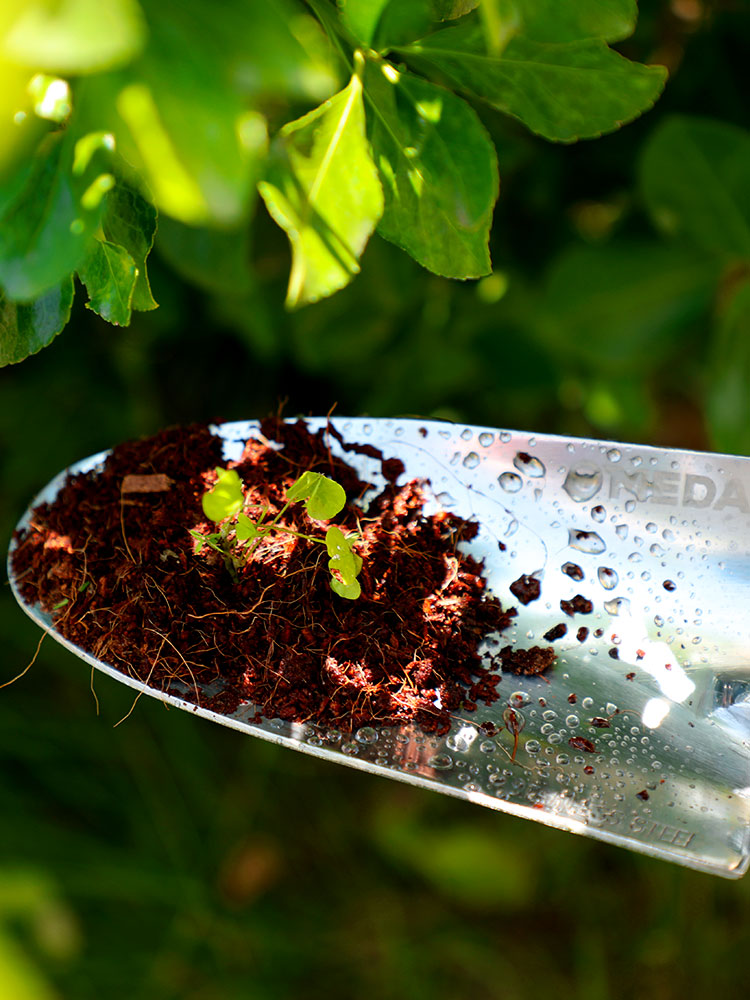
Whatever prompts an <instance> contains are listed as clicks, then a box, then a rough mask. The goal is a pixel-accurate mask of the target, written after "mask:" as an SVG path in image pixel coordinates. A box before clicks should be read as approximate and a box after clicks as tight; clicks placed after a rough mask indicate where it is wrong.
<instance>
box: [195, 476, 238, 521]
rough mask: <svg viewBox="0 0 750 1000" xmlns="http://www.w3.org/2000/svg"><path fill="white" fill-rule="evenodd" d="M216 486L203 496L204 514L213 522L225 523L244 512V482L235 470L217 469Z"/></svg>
mask: <svg viewBox="0 0 750 1000" xmlns="http://www.w3.org/2000/svg"><path fill="white" fill-rule="evenodd" d="M216 476H217V479H216V484H215V485H214V486H213V487H212V488H211V489H210V490H209V491H208V492H207V493H204V494H203V497H202V500H201V503H202V506H203V513H204V514H205V515H206V517H207V518H209V520H211V521H217V522H218V521H223V520H224V518H226V517H233V516H234V515H235V514H238V513H239V512H240V511H241V510H242V504H243V501H244V495H243V493H242V480H241V479H240V477H239V475H238V473H237V472H236V470H235V469H217V470H216Z"/></svg>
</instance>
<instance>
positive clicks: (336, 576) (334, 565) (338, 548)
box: [326, 525, 362, 601]
mask: <svg viewBox="0 0 750 1000" xmlns="http://www.w3.org/2000/svg"><path fill="white" fill-rule="evenodd" d="M326 551H327V552H328V555H329V557H330V558H329V560H328V568H329V570H330V571H331V590H333V591H334V593H336V594H338V595H339V597H346V598H347V599H348V600H351V601H356V600H357V598H358V597H359V596H360V594H361V593H362V588H361V587H360V584H359V581H358V580H357V575H358V574H359V571H360V570H361V569H362V560H361V559H360V557H359V556H358V555H357V554H356V552H353V551H352V547H351V542H350V541H349V539H348V538H347V537H346V535H345V534H344V533H343V531H342V530H341V529H340V528H337V527H336V526H335V525H331V527H330V528H329V529H328V531H327V532H326Z"/></svg>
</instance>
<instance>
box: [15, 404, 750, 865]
mask: <svg viewBox="0 0 750 1000" xmlns="http://www.w3.org/2000/svg"><path fill="white" fill-rule="evenodd" d="M331 423H333V424H334V425H335V428H336V429H337V430H338V432H339V433H340V435H342V436H343V438H344V439H345V440H347V441H356V442H360V443H368V444H372V445H374V446H375V447H376V448H377V449H380V450H381V451H382V452H383V453H384V454H385V455H386V456H389V457H390V456H393V457H397V458H400V459H401V460H402V461H403V463H404V466H405V469H406V473H405V475H406V476H407V477H408V478H422V479H425V480H428V481H429V483H430V489H431V500H430V503H431V504H432V507H433V509H435V510H436V509H441V508H442V509H445V510H448V511H451V512H454V513H456V514H459V515H460V516H461V517H463V518H471V519H473V520H476V521H477V522H478V523H479V525H480V529H479V532H478V534H477V536H476V538H474V539H473V540H472V541H471V542H469V543H465V544H466V545H467V547H468V549H469V550H470V551H471V552H472V553H473V554H475V555H476V556H477V558H480V559H482V560H483V562H484V571H485V575H486V578H487V581H488V585H489V588H490V590H491V592H493V593H494V594H496V595H497V596H498V597H499V598H500V600H501V601H502V603H503V604H504V605H510V604H515V605H516V606H517V607H518V615H517V617H516V619H515V621H514V625H513V628H512V630H511V632H506V633H505V634H504V636H503V641H507V642H513V643H515V645H516V647H518V648H526V647H532V646H534V645H535V644H537V643H539V642H543V641H545V636H554V637H555V638H554V648H555V652H556V657H557V659H556V664H555V667H554V669H553V670H551V671H550V672H548V673H545V674H544V675H541V676H530V677H523V676H517V675H513V674H506V675H505V676H504V677H503V680H502V684H501V687H500V690H501V692H502V697H501V699H500V700H499V701H498V702H496V703H494V704H492V705H489V706H481V705H480V707H479V708H478V710H477V711H474V712H471V713H469V712H465V713H461V712H459V713H458V715H457V717H456V718H455V720H454V723H453V725H452V728H451V731H450V732H449V733H448V734H447V736H445V737H436V736H434V735H428V734H425V733H423V732H421V731H420V730H419V728H418V727H416V726H403V727H400V728H399V727H382V728H375V727H363V728H361V729H359V730H357V731H356V732H354V733H352V734H342V733H340V732H338V731H335V730H331V729H323V728H320V727H317V726H315V725H310V724H300V723H288V722H283V721H281V720H278V719H268V720H262V721H261V722H257V721H253V719H254V716H255V706H253V705H251V704H244V705H242V706H241V707H240V708H239V709H238V710H237V711H235V712H233V713H232V714H230V715H221V714H218V713H216V712H213V711H209V710H208V709H206V708H202V707H200V706H198V705H196V704H195V703H194V701H192V700H191V701H188V700H185V699H184V698H181V697H180V696H179V695H178V694H174V693H171V694H167V693H164V692H163V691H161V690H160V689H157V688H155V687H149V686H147V685H145V684H143V683H141V682H140V681H137V680H134V679H133V678H132V677H129V676H126V675H124V674H122V673H121V672H120V671H119V670H116V669H114V668H113V667H112V666H110V665H108V664H107V663H104V662H101V661H99V660H97V659H95V658H94V657H93V656H92V655H91V654H89V653H88V652H86V651H84V650H82V649H80V648H78V647H76V646H75V645H73V644H72V643H70V642H69V641H68V640H66V639H65V638H63V637H62V636H61V635H60V634H59V633H58V632H57V631H56V630H55V627H54V625H53V623H52V619H51V617H50V615H48V614H47V613H45V612H43V611H42V610H41V609H39V608H38V607H31V606H29V605H28V604H26V603H25V602H24V601H23V599H22V598H21V596H20V594H19V590H18V587H17V582H16V581H15V580H14V578H13V574H12V572H10V573H9V575H10V582H11V586H12V587H13V590H14V593H15V595H16V597H17V599H18V601H19V603H20V604H21V606H22V607H23V609H24V610H25V611H26V612H27V614H28V615H30V617H31V618H32V619H33V620H34V621H35V622H36V623H37V624H38V625H39V626H41V628H43V629H45V630H46V631H48V632H49V633H50V634H51V635H52V636H53V637H54V638H56V639H57V640H58V641H59V642H61V643H62V644H63V645H64V646H66V647H67V648H68V649H69V650H70V651H71V652H73V653H75V654H76V656H78V657H80V658H81V659H83V660H85V661H86V662H87V663H88V664H90V665H92V666H94V667H96V668H98V669H99V670H102V671H104V672H106V673H108V674H110V675H111V676H113V677H115V678H116V679H117V680H119V681H121V682H122V683H124V684H127V685H129V686H130V687H133V688H135V689H136V690H138V691H141V692H143V693H144V694H148V695H151V696H153V697H156V698H160V699H161V700H163V701H166V702H169V703H170V704H173V705H176V706H177V707H179V708H183V709H185V710H187V711H190V712H192V713H194V714H196V715H201V716H203V717H205V718H208V719H210V720H212V721H214V722H219V723H221V724H222V725H225V726H230V727H232V728H234V729H238V730H240V731H242V732H246V733H251V734H252V735H254V736H258V737H261V738H262V739H266V740H270V741H272V742H275V743H279V744H281V745H283V746H287V747H291V748H293V749H297V750H302V751H304V752H306V753H310V754H313V755H315V756H317V757H322V758H325V759H326V760H332V761H336V762H338V763H341V764H347V765H349V766H351V767H356V768H360V769H361V770H365V771H370V772H372V773H375V774H380V775H384V776H387V777H390V778H394V779H396V780H399V781H405V782H408V783H410V784H413V785H418V786H420V787H423V788H429V789H432V790H434V791H439V792H443V793H445V794H449V795H453V796H456V797H459V798H463V799H468V800H470V801H472V802H475V803H477V804H479V805H483V806H487V807H489V808H491V809H498V810H502V811H504V812H509V813H513V814H514V815H516V816H523V817H526V818H527V819H534V820H537V821H538V822H542V823H546V824H547V825H549V826H555V827H558V828H560V829H564V830H569V831H572V832H575V833H580V834H585V835H587V836H590V837H595V838H598V839H600V840H605V841H608V842H610V843H613V844H619V845H621V846H625V847H629V848H631V849H633V850H636V851H641V852H643V853H646V854H650V855H654V856H656V857H660V858H664V859H668V860H671V861H676V862H678V863H681V864H684V865H688V866H690V867H693V868H698V869H702V870H704V871H708V872H713V873H715V874H718V875H723V876H727V877H737V876H739V875H742V874H743V873H744V871H745V870H746V869H747V867H748V863H749V862H750V625H748V623H747V622H746V620H745V610H746V608H747V607H748V605H750V460H748V459H746V458H737V457H734V456H728V455H713V454H704V453H699V452H690V451H676V450H668V449H663V448H652V447H646V446H642V445H624V444H616V443H607V442H602V441H593V440H586V439H579V438H562V437H554V436H550V435H541V434H535V435H532V434H527V433H521V432H516V431H503V430H497V429H494V428H485V427H474V426H468V425H461V424H446V423H439V422H435V421H423V420H386V419H381V420H374V419H370V420H368V419H360V418H357V419H346V418H335V419H332V420H331ZM308 425H309V426H310V428H311V429H312V430H316V429H317V428H319V427H323V426H325V425H326V418H320V419H318V418H312V419H310V420H308ZM213 431H214V432H215V433H216V434H218V435H219V436H220V437H221V438H222V439H223V447H224V451H225V458H226V460H227V461H229V460H231V459H236V458H238V457H239V455H240V453H241V452H242V449H243V446H244V444H245V441H246V440H247V439H248V438H250V437H252V436H254V435H256V434H257V433H258V424H257V422H253V421H249V422H237V423H228V424H223V425H220V426H217V427H215V428H213ZM338 447H339V446H338V444H337V441H336V439H335V437H334V436H333V435H331V448H332V449H333V450H336V449H337V448H338ZM105 457H106V453H103V454H99V455H95V456H92V457H91V458H89V459H86V460H84V461H82V462H79V463H77V464H76V465H74V466H72V467H71V468H70V469H66V470H65V471H64V472H62V473H60V475H59V476H57V477H56V478H55V479H54V480H53V481H52V482H51V483H50V484H49V485H48V486H47V487H46V488H45V489H44V490H43V491H42V492H41V493H40V495H39V496H38V497H37V498H36V499H35V501H34V503H33V504H32V507H33V506H36V504H38V503H40V502H42V501H45V500H47V501H49V500H51V499H53V498H54V497H55V495H56V493H57V491H58V490H59V489H60V486H61V484H62V482H63V481H64V479H65V477H66V476H67V475H68V474H69V473H72V472H82V471H89V470H95V469H96V468H97V467H98V466H100V465H101V463H102V462H103V461H104V459H105ZM346 459H347V461H348V462H350V463H351V464H353V465H356V466H357V467H358V469H359V471H360V474H361V475H362V476H363V478H365V479H368V480H369V481H371V482H376V481H377V470H378V463H377V462H374V461H373V460H371V459H369V458H368V457H367V456H366V455H360V456H357V457H355V458H353V457H352V455H351V453H347V456H346ZM30 509H31V508H30ZM29 516H30V510H29V511H27V512H26V514H25V515H24V517H23V518H22V519H21V522H20V524H19V527H23V526H24V525H26V524H28V520H29ZM521 578H524V579H526V580H527V581H528V579H533V580H535V581H538V583H539V587H538V588H536V589H537V591H538V594H539V596H538V598H537V599H535V600H533V601H529V602H528V603H526V604H523V603H519V602H518V601H517V600H516V599H515V598H514V596H513V594H512V592H511V591H510V590H509V588H510V586H511V584H513V583H514V581H517V580H519V579H521ZM566 609H567V610H566ZM571 609H572V613H571ZM576 609H577V610H576ZM561 626H565V628H564V629H562V628H561ZM216 693H217V690H216V689H214V688H212V689H211V690H208V689H206V691H205V694H206V696H207V697H208V696H210V695H214V694H216ZM511 723H512V724H511ZM490 734H491V735H490Z"/></svg>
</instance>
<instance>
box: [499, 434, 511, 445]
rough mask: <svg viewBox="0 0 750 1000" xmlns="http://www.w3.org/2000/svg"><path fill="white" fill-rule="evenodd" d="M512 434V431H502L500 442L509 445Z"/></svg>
mask: <svg viewBox="0 0 750 1000" xmlns="http://www.w3.org/2000/svg"><path fill="white" fill-rule="evenodd" d="M510 438H511V434H510V431H500V440H501V441H502V442H503V444H507V443H508V442H509V441H510Z"/></svg>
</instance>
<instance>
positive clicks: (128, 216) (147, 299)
mask: <svg viewBox="0 0 750 1000" xmlns="http://www.w3.org/2000/svg"><path fill="white" fill-rule="evenodd" d="M102 230H103V231H104V235H105V236H106V238H107V240H108V241H109V242H110V243H115V244H117V245H118V246H119V247H121V248H123V249H124V250H127V252H128V254H129V255H130V256H131V257H132V259H133V261H134V263H135V266H136V269H137V276H136V282H135V289H134V291H133V299H132V302H131V305H132V308H133V309H139V310H142V311H147V310H149V309H156V308H157V303H156V301H155V300H154V297H153V295H152V294H151V286H150V284H149V280H148V271H147V268H146V258H147V257H148V255H149V253H150V252H151V247H152V246H153V245H154V236H155V234H156V209H155V208H154V207H153V205H151V204H150V203H149V202H148V201H146V199H145V198H144V197H143V196H142V195H140V194H139V193H138V191H136V190H135V188H133V187H131V186H130V184H128V183H127V182H126V181H124V180H121V179H118V181H117V183H116V184H115V186H114V188H113V189H112V190H111V191H110V193H109V195H108V196H107V203H106V206H105V209H104V216H103V218H102Z"/></svg>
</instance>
